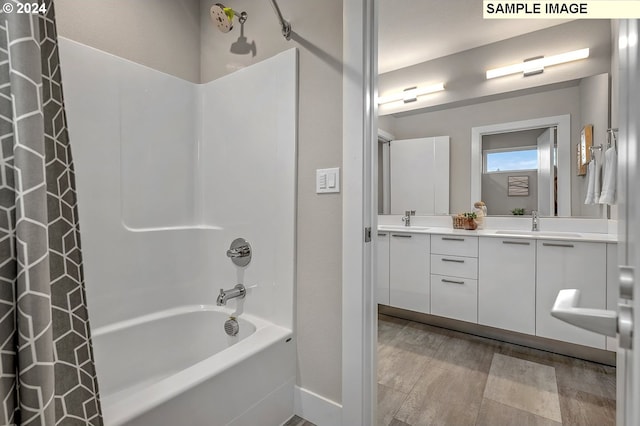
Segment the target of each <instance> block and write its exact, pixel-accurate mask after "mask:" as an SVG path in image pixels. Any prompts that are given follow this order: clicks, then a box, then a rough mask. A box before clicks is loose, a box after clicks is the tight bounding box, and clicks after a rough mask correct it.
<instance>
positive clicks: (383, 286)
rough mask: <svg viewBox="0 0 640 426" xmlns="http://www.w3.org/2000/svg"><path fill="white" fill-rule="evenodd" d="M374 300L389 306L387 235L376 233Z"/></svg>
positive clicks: (386, 233) (385, 233)
mask: <svg viewBox="0 0 640 426" xmlns="http://www.w3.org/2000/svg"><path fill="white" fill-rule="evenodd" d="M376 249H377V257H376V262H377V264H376V267H377V275H376V300H377V301H378V303H380V304H382V305H388V304H389V233H388V232H378V237H377V239H376Z"/></svg>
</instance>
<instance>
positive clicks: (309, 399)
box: [293, 386, 342, 426]
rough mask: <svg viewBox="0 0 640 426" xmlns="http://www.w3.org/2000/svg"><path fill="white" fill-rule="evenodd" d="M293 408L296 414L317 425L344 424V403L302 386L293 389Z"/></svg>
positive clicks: (336, 425) (337, 425)
mask: <svg viewBox="0 0 640 426" xmlns="http://www.w3.org/2000/svg"><path fill="white" fill-rule="evenodd" d="M293 410H294V413H295V414H296V415H298V416H300V417H302V418H303V419H305V420H308V421H310V422H311V423H313V424H315V425H317V426H340V425H341V424H342V405H340V404H338V403H336V402H334V401H331V400H330V399H327V398H325V397H323V396H320V395H318V394H317V393H313V392H311V391H310V390H307V389H304V388H301V387H300V386H296V387H295V388H294V390H293Z"/></svg>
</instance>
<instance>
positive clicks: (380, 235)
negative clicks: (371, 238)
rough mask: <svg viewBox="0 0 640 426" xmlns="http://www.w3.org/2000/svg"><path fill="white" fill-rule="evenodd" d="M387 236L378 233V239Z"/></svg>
mask: <svg viewBox="0 0 640 426" xmlns="http://www.w3.org/2000/svg"><path fill="white" fill-rule="evenodd" d="M386 236H387V234H381V233H379V232H378V237H386Z"/></svg>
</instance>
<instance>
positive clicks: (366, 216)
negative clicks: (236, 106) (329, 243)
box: [342, 0, 378, 426]
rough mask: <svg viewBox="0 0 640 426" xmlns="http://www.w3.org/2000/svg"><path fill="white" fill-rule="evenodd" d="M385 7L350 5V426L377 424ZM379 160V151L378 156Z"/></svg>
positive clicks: (346, 417) (345, 376)
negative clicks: (376, 276)
mask: <svg viewBox="0 0 640 426" xmlns="http://www.w3.org/2000/svg"><path fill="white" fill-rule="evenodd" d="M377 4H378V0H359V1H351V0H350V1H345V2H344V9H343V61H344V63H343V86H342V87H343V102H342V107H343V131H342V136H343V139H342V144H343V151H342V154H343V155H342V164H343V177H344V179H343V188H342V190H343V193H342V424H343V425H344V426H369V425H372V424H376V418H375V411H376V390H377V389H376V387H377V385H376V383H377V380H376V360H375V356H376V349H375V348H376V344H377V305H376V303H375V289H374V286H373V273H374V272H373V261H372V256H373V247H372V245H373V243H372V242H370V243H365V242H364V229H365V227H371V229H372V230H375V228H376V227H377V214H376V212H377V205H376V204H374V203H375V202H376V195H375V194H374V193H373V191H372V184H373V178H374V175H375V165H374V164H373V158H374V156H373V155H372V153H373V152H374V150H373V147H377V133H378V129H377V112H376V108H377V106H376V105H375V102H374V101H375V97H376V93H377V89H376V86H377V81H376V80H377ZM375 152H376V153H377V150H375Z"/></svg>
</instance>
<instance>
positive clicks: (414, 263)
mask: <svg viewBox="0 0 640 426" xmlns="http://www.w3.org/2000/svg"><path fill="white" fill-rule="evenodd" d="M429 245H430V238H429V235H426V234H406V233H398V232H392V233H391V240H390V249H389V259H390V261H389V289H390V292H389V304H390V305H391V306H396V307H398V308H403V309H409V310H412V311H418V312H424V313H429V303H430V299H429V269H430V268H429V249H430V247H429Z"/></svg>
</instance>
